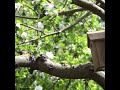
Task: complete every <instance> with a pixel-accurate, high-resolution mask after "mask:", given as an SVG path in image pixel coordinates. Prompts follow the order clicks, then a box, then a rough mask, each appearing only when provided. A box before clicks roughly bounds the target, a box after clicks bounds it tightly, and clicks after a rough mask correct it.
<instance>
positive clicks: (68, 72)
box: [15, 56, 105, 88]
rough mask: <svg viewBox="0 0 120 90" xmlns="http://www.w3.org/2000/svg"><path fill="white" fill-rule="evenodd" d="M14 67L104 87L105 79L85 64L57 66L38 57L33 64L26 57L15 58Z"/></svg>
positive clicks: (57, 64) (90, 64) (48, 60)
mask: <svg viewBox="0 0 120 90" xmlns="http://www.w3.org/2000/svg"><path fill="white" fill-rule="evenodd" d="M15 67H16V68H18V67H31V68H34V69H35V70H39V71H42V72H45V73H48V74H50V75H54V76H57V77H60V78H67V79H86V78H87V79H92V80H94V81H95V82H97V83H98V84H99V85H100V86H101V87H103V88H104V87H105V77H104V75H101V73H100V72H99V73H98V72H94V70H93V64H92V63H86V64H81V65H76V66H69V65H64V64H59V63H55V62H53V61H51V60H50V59H49V58H47V59H46V57H42V56H41V57H38V58H37V59H36V60H35V61H34V62H31V60H29V57H28V56H22V57H21V58H20V56H16V57H15Z"/></svg>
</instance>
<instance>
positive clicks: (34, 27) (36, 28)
mask: <svg viewBox="0 0 120 90" xmlns="http://www.w3.org/2000/svg"><path fill="white" fill-rule="evenodd" d="M20 25H23V26H25V27H28V28H31V29H34V30H36V31H38V32H41V33H43V34H45V33H44V32H43V31H41V30H39V29H37V28H35V27H32V26H28V25H25V24H20Z"/></svg>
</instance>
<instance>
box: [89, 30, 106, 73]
mask: <svg viewBox="0 0 120 90" xmlns="http://www.w3.org/2000/svg"><path fill="white" fill-rule="evenodd" d="M87 39H88V48H90V49H91V53H92V62H93V64H94V71H101V70H105V30H101V31H95V32H88V33H87Z"/></svg>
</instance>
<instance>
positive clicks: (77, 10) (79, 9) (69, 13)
mask: <svg viewBox="0 0 120 90" xmlns="http://www.w3.org/2000/svg"><path fill="white" fill-rule="evenodd" d="M83 10H85V9H83V8H78V9H72V10H68V11H61V12H59V13H58V15H65V16H67V15H72V14H74V13H75V12H80V11H83ZM44 16H46V15H45V14H41V15H40V18H42V17H44ZM15 17H17V18H24V19H32V20H37V19H38V18H33V17H26V16H18V15H15ZM40 18H39V19H40Z"/></svg>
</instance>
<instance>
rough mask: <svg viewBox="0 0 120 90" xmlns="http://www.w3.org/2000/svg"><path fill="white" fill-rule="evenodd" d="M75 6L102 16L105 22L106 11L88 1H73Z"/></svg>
mask: <svg viewBox="0 0 120 90" xmlns="http://www.w3.org/2000/svg"><path fill="white" fill-rule="evenodd" d="M72 3H73V4H76V5H78V6H80V7H82V8H84V9H87V10H90V11H91V12H93V13H94V14H96V15H98V16H100V17H101V18H102V19H103V20H105V10H104V9H102V8H101V7H99V6H97V5H96V4H94V3H92V2H89V1H86V0H72Z"/></svg>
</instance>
